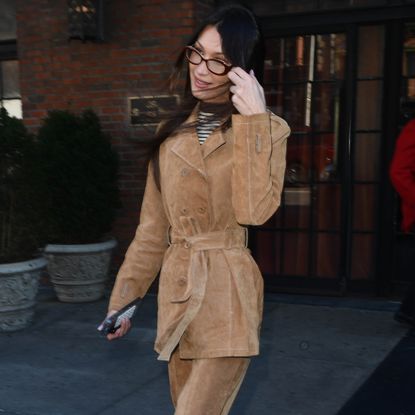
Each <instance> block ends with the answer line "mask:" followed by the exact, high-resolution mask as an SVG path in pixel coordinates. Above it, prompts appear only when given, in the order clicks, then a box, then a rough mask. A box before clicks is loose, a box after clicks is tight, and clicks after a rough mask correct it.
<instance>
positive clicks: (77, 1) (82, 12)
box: [68, 0, 104, 42]
mask: <svg viewBox="0 0 415 415" xmlns="http://www.w3.org/2000/svg"><path fill="white" fill-rule="evenodd" d="M103 2H104V1H103V0H68V26H69V29H68V32H69V39H80V40H82V41H84V42H85V41H88V40H90V41H102V40H104V19H103V15H104V13H103V12H104V10H103Z"/></svg>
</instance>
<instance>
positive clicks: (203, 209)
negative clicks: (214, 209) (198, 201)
mask: <svg viewBox="0 0 415 415" xmlns="http://www.w3.org/2000/svg"><path fill="white" fill-rule="evenodd" d="M197 211H198V212H199V213H200V214H202V215H203V214H205V213H206V208H205V207H200V208H198V209H197Z"/></svg>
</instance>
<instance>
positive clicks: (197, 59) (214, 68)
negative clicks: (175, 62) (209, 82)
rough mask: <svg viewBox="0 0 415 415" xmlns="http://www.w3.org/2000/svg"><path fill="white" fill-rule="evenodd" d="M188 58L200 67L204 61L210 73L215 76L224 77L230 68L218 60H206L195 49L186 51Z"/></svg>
mask: <svg viewBox="0 0 415 415" xmlns="http://www.w3.org/2000/svg"><path fill="white" fill-rule="evenodd" d="M186 57H187V59H188V61H189V62H190V63H193V64H194V65H199V64H200V63H201V62H202V61H205V62H206V65H207V68H208V69H209V71H210V72H212V73H214V74H215V75H224V74H225V73H226V72H227V70H228V67H227V66H226V65H225V64H224V63H222V62H221V61H219V60H216V59H204V58H203V56H202V55H201V54H200V53H199V52H198V51H197V50H195V49H193V48H187V49H186Z"/></svg>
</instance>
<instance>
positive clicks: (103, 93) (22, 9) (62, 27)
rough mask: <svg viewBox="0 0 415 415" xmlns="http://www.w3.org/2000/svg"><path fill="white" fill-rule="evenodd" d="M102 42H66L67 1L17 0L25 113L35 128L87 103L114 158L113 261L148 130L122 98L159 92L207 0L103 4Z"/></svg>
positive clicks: (138, 192)
mask: <svg viewBox="0 0 415 415" xmlns="http://www.w3.org/2000/svg"><path fill="white" fill-rule="evenodd" d="M104 4H105V6H106V10H105V17H106V19H105V37H106V39H105V41H104V42H102V43H92V42H86V43H83V42H82V41H78V40H71V41H68V30H67V27H68V24H67V2H66V0H30V1H26V0H18V1H17V38H18V55H19V60H20V76H21V93H22V99H23V117H24V121H25V123H26V125H27V126H28V127H29V128H30V129H31V130H32V131H35V130H36V129H37V128H38V126H39V124H40V122H41V119H42V118H43V117H44V116H45V115H46V113H47V111H48V110H51V109H69V110H72V111H75V112H80V111H82V110H83V109H85V108H92V109H93V110H94V111H96V113H97V114H98V116H99V117H100V119H101V122H102V125H103V127H104V129H105V130H106V131H107V132H108V133H110V134H111V136H112V138H113V143H114V145H115V147H116V149H117V150H118V152H119V155H120V161H121V170H120V188H121V195H122V203H123V208H122V209H121V210H120V212H119V215H118V219H117V220H116V222H115V224H114V229H113V233H114V235H115V236H116V238H117V239H118V241H119V243H120V245H119V248H118V252H117V255H116V260H115V264H116V265H118V264H119V262H120V260H121V258H122V257H123V255H124V252H125V250H126V248H127V246H128V244H129V242H130V240H131V239H132V237H133V234H134V230H135V228H136V225H137V222H138V215H139V206H140V202H141V196H142V192H143V187H144V181H145V164H146V163H145V158H144V153H145V150H146V147H147V146H148V144H147V143H148V141H149V139H150V140H151V130H149V129H144V128H136V127H131V126H130V125H129V113H128V97H134V96H145V95H158V94H161V93H163V92H164V87H165V86H166V80H167V78H168V75H169V73H170V69H171V66H172V63H173V62H174V60H175V58H176V55H177V53H178V51H179V50H180V48H181V47H182V46H183V45H184V43H185V42H186V41H187V39H188V38H189V36H190V35H191V34H192V32H193V30H194V27H195V25H196V23H197V21H199V20H200V19H201V18H202V17H203V16H204V15H205V14H206V13H208V12H209V10H210V9H211V7H212V5H213V1H211V0H198V1H197V0H187V1H186V0H183V1H178V0H177V1H167V0H153V1H144V0H142V1H140V0H123V1H111V2H104Z"/></svg>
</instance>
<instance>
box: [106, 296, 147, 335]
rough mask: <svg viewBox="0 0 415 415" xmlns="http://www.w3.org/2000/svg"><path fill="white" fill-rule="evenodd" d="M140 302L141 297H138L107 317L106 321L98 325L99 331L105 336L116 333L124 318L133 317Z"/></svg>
mask: <svg viewBox="0 0 415 415" xmlns="http://www.w3.org/2000/svg"><path fill="white" fill-rule="evenodd" d="M140 303H141V298H137V299H135V300H134V301H132V302H131V303H129V304H127V305H126V306H125V307H123V308H122V309H121V310H119V311H117V312H116V313H115V314H113V315H112V316H110V317H107V318H106V319H105V320H104V322H103V323H102V324H100V325H99V326H98V331H99V332H100V333H101V334H102V335H104V336H106V335H107V334H109V333H115V332H116V331H117V329H118V328H119V327H120V326H121V321H122V320H125V319H126V318H129V319H130V320H131V319H132V318H133V316H134V314H135V312H136V310H137V307H138V306H139V305H140Z"/></svg>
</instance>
